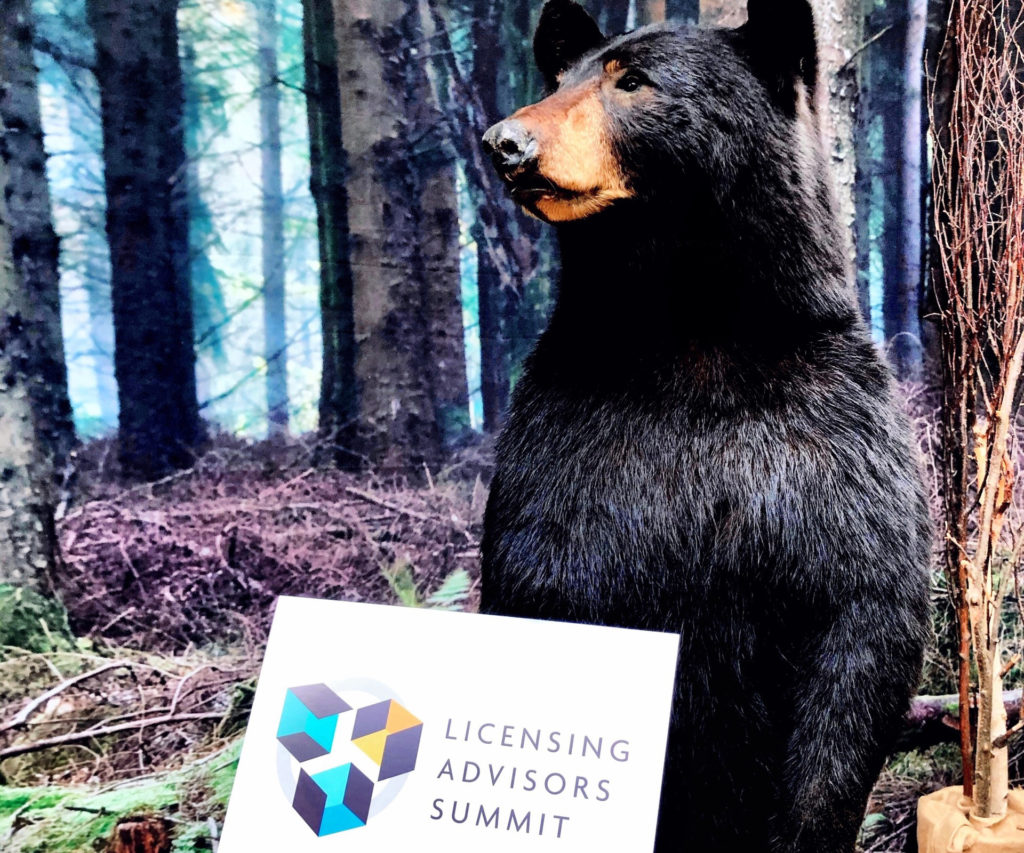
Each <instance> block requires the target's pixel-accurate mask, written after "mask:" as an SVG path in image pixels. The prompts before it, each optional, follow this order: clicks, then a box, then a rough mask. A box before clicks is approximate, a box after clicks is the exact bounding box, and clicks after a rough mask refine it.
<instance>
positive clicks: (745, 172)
mask: <svg viewBox="0 0 1024 853" xmlns="http://www.w3.org/2000/svg"><path fill="white" fill-rule="evenodd" d="M534 53H535V56H536V60H537V64H538V66H539V68H540V71H541V73H542V74H543V76H544V80H545V83H546V85H547V87H548V90H549V92H550V94H549V95H548V97H546V98H545V99H544V100H542V101H540V102H539V103H536V104H533V105H532V106H528V107H524V108H523V109H521V110H519V111H518V112H516V113H515V114H514V115H512V116H511V117H509V118H507V119H505V120H504V121H502V122H499V123H498V124H496V125H495V126H494V127H492V128H491V129H490V130H488V132H487V134H486V135H485V137H484V146H485V148H486V149H487V150H488V152H489V153H490V155H491V158H492V160H493V161H494V164H495V167H496V168H497V170H498V172H499V174H500V175H501V177H502V178H503V180H504V181H505V183H506V186H507V188H508V190H509V191H510V193H511V195H512V197H513V199H514V200H515V201H516V202H517V203H518V204H520V205H521V206H522V207H523V208H524V209H525V210H526V211H527V212H528V213H531V214H533V215H535V216H537V217H539V218H541V219H545V220H547V221H549V222H568V221H573V220H580V219H585V218H587V217H591V216H593V215H595V214H598V213H600V212H601V211H603V210H605V209H606V208H609V207H612V206H615V205H622V204H628V203H629V202H628V201H627V200H630V199H640V200H648V201H650V200H655V201H658V202H660V204H659V207H661V208H662V209H666V208H667V209H675V210H677V211H681V209H682V208H683V207H686V206H688V205H689V206H692V205H700V206H702V207H704V208H705V209H706V207H707V205H708V203H709V199H708V198H707V194H708V193H709V192H712V191H713V192H714V193H715V195H717V196H718V197H719V198H721V197H722V196H723V195H728V193H729V190H730V187H731V186H733V185H735V184H737V183H738V182H742V181H745V180H748V179H749V175H750V174H759V175H763V174H764V173H765V170H766V168H768V169H771V170H776V171H778V173H779V174H780V175H781V176H782V180H783V182H784V183H789V184H790V186H792V181H793V179H792V177H791V176H793V175H797V174H803V175H806V174H807V173H808V172H812V173H813V171H815V170H814V169H810V170H809V169H808V168H807V164H808V161H809V160H813V159H814V158H815V157H816V156H817V155H816V154H815V150H816V147H817V141H816V140H817V122H816V119H815V116H814V107H813V102H814V88H815V84H816V78H817V49H816V41H815V31H814V20H813V15H812V12H811V7H810V4H809V3H808V2H807V0H749V6H748V21H747V23H746V24H744V25H743V26H742V27H740V28H738V29H733V30H729V29H717V30H716V29H702V28H698V27H692V26H686V25H678V24H656V25H653V26H649V27H645V28H643V29H640V30H637V31H635V32H632V33H627V34H626V35H622V36H618V37H612V38H607V37H605V36H604V35H603V34H602V33H601V31H600V29H599V28H598V26H597V24H596V23H595V22H594V21H593V19H592V18H591V17H590V16H589V15H588V14H587V13H586V11H585V10H584V9H583V7H582V6H580V5H579V4H578V3H575V2H572V0H548V2H547V3H546V5H545V6H544V9H543V11H542V13H541V18H540V24H539V25H538V28H537V33H536V36H535V39H534ZM795 137H801V138H802V140H801V139H797V140H796V144H794V138H795ZM773 148H775V149H777V150H773ZM801 152H802V153H801ZM794 189H795V188H794ZM815 189H816V188H814V189H812V193H813V192H814V190H815Z"/></svg>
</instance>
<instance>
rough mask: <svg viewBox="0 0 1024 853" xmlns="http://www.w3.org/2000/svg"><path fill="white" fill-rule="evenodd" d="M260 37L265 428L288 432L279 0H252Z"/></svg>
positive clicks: (278, 434)
mask: <svg viewBox="0 0 1024 853" xmlns="http://www.w3.org/2000/svg"><path fill="white" fill-rule="evenodd" d="M256 29H257V37H258V40H259V87H260V89H259V90H260V174H261V177H262V181H261V187H262V228H263V231H262V233H263V349H264V353H265V359H266V362H267V383H266V387H267V433H268V434H269V435H270V436H271V437H275V436H280V435H285V434H286V433H287V432H288V360H287V353H286V350H287V340H286V331H285V326H286V324H285V308H284V272H285V270H284V186H283V180H282V177H281V90H280V88H279V86H280V81H279V80H278V68H277V29H278V26H277V3H276V0H256Z"/></svg>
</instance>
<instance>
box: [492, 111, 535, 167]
mask: <svg viewBox="0 0 1024 853" xmlns="http://www.w3.org/2000/svg"><path fill="white" fill-rule="evenodd" d="M483 142H484V148H485V149H486V151H487V153H488V154H490V155H491V160H493V161H494V165H495V166H496V167H497V169H498V171H500V172H505V173H511V172H518V171H521V170H522V169H523V168H524V167H526V166H527V165H528V164H529V163H531V162H533V161H534V160H536V159H537V140H536V139H534V137H533V135H532V134H531V133H530V131H529V130H527V129H526V125H524V124H523V123H522V122H521V121H518V120H517V119H514V118H510V119H505V121H500V122H498V123H497V124H496V125H494V127H492V128H491V129H490V130H488V131H487V133H485V134H484V140H483Z"/></svg>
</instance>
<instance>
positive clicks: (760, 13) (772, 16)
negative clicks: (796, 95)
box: [743, 0, 818, 101]
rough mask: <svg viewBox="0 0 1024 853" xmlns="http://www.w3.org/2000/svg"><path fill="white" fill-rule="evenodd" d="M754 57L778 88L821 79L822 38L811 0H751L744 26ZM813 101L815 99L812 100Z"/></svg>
mask: <svg viewBox="0 0 1024 853" xmlns="http://www.w3.org/2000/svg"><path fill="white" fill-rule="evenodd" d="M743 30H744V33H745V35H746V38H747V43H748V45H749V47H750V53H751V57H752V59H753V60H754V62H755V63H756V65H757V70H758V71H759V72H760V73H762V74H763V75H765V77H766V78H767V80H768V82H770V83H771V84H772V88H773V89H774V91H776V92H778V93H779V94H783V93H784V92H786V91H789V92H792V91H793V84H794V83H795V82H796V81H798V80H802V81H803V83H804V84H805V85H806V86H807V88H808V89H810V90H813V89H814V86H815V84H816V83H817V82H818V40H817V37H816V35H815V32H814V12H813V11H812V9H811V4H810V2H809V0H749V2H748V4H747V23H746V24H744V26H743ZM812 101H813V99H812Z"/></svg>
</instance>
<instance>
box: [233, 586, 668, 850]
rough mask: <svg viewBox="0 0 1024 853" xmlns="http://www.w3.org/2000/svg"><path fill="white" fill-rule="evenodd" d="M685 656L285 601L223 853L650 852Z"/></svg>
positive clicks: (656, 642)
mask: <svg viewBox="0 0 1024 853" xmlns="http://www.w3.org/2000/svg"><path fill="white" fill-rule="evenodd" d="M677 643H678V638H677V637H676V636H674V635H671V634H655V633H648V632H643V631H625V630H621V629H617V628H600V627H594V626H589V625H570V624H564V623H560V622H541V621H533V620H523V619H508V618H502V617H495V616H478V615H470V614H461V613H444V612H438V611H430V610H416V609H407V608H399V607H385V606H379V605H370V604H351V603H342V602H332V601H316V600H310V599H299V598H282V599H280V600H279V602H278V605H277V613H276V616H275V618H274V624H273V628H272V630H271V632H270V639H269V642H268V644H267V653H266V657H265V659H264V662H263V670H262V673H261V675H260V680H259V687H258V689H257V691H256V698H255V702H254V704H253V709H252V716H251V718H250V720H249V727H248V730H247V732H246V737H245V744H244V746H243V747H242V755H241V760H240V763H239V767H238V775H237V777H236V779H235V786H234V790H233V792H232V796H231V803H230V807H229V809H228V816H227V821H226V824H225V827H224V835H223V840H222V841H221V844H220V853H253V851H257V850H258V851H260V852H261V853H306V851H309V853H335V851H338V853H341V851H346V853H347V851H352V853H363V851H376V853H380V851H396V853H397V852H398V851H406V850H409V851H412V850H427V851H445V853H448V851H452V853H458V851H466V852H467V853H468V852H469V851H473V853H478V851H480V850H488V851H503V850H515V851H523V850H537V851H544V850H549V849H550V850H557V851H565V853H571V851H587V853H594V851H615V853H621V851H623V850H628V851H630V853H639V852H640V851H645V850H647V851H650V850H652V849H653V847H654V833H655V826H656V823H657V816H658V800H659V792H660V790H661V776H662V766H663V763H664V756H665V742H666V737H667V732H668V720H669V711H670V706H671V701H672V684H673V679H674V673H675V660H676V648H677Z"/></svg>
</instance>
